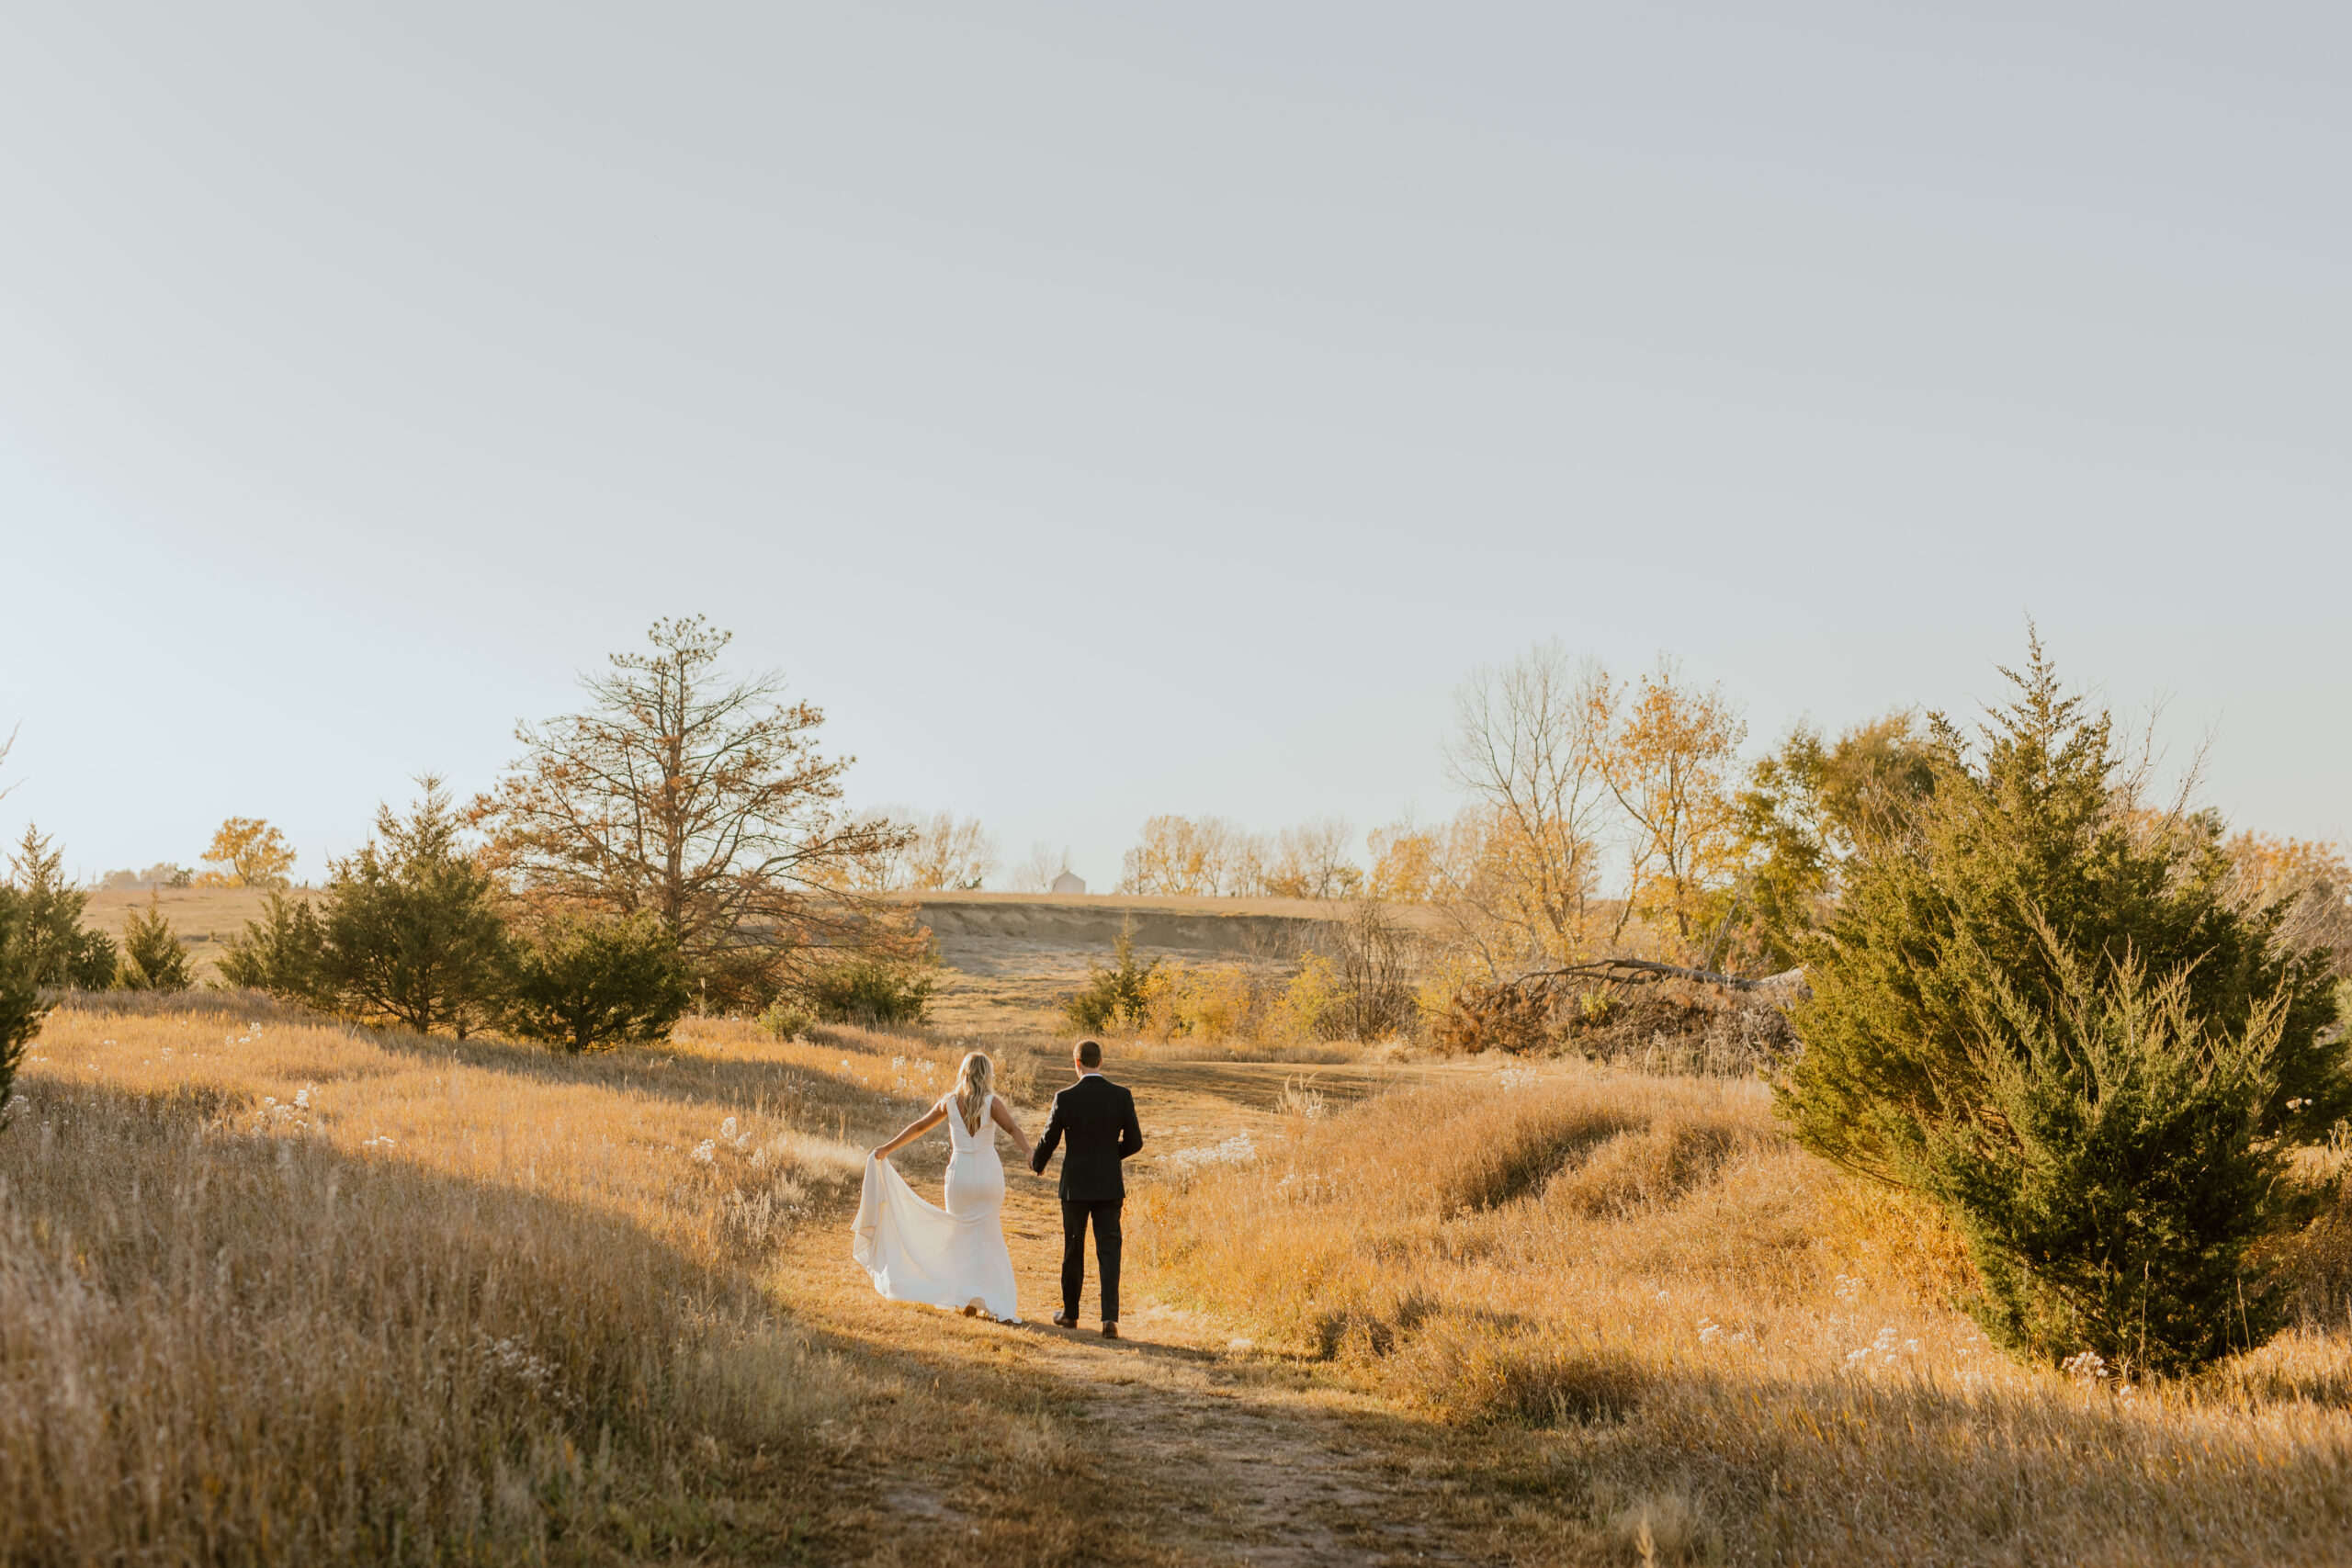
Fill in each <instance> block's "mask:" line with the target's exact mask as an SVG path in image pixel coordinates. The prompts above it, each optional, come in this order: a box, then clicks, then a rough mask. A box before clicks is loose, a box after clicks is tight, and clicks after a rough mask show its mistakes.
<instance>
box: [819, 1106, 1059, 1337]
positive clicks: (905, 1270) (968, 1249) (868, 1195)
mask: <svg viewBox="0 0 2352 1568" xmlns="http://www.w3.org/2000/svg"><path fill="white" fill-rule="evenodd" d="M995 1100H996V1097H995V1096H994V1095H990V1096H989V1099H988V1100H987V1101H985V1102H983V1103H982V1104H981V1106H980V1130H979V1131H978V1132H977V1133H975V1132H972V1131H970V1130H969V1129H967V1127H966V1126H965V1125H964V1118H963V1116H962V1115H961V1114H960V1113H959V1112H958V1111H956V1097H955V1096H954V1095H952V1094H951V1095H949V1096H948V1097H947V1099H946V1100H944V1101H942V1104H943V1105H944V1107H945V1109H946V1111H947V1136H948V1139H949V1141H950V1143H951V1144H952V1145H953V1149H952V1152H951V1153H950V1154H949V1155H948V1156H947V1193H946V1197H947V1207H946V1208H944V1209H939V1208H934V1207H933V1205H931V1204H930V1203H928V1202H926V1201H923V1199H922V1197H921V1196H920V1195H918V1194H917V1193H916V1191H915V1190H914V1189H913V1188H911V1187H910V1186H908V1185H907V1179H906V1178H905V1177H903V1176H900V1175H899V1173H898V1171H897V1170H896V1169H895V1168H892V1167H891V1165H890V1162H889V1161H888V1160H882V1159H875V1158H871V1157H869V1158H868V1159H867V1160H866V1162H865V1194H864V1196H863V1197H861V1198H860V1199H859V1201H858V1205H857V1229H856V1232H855V1234H854V1236H853V1238H852V1240H851V1244H850V1251H851V1253H852V1255H853V1256H854V1257H855V1258H856V1259H857V1261H858V1263H859V1264H860V1265H861V1266H863V1267H864V1268H865V1271H866V1272H867V1273H869V1274H871V1275H873V1276H874V1288H875V1290H876V1291H877V1292H880V1293H881V1294H882V1296H883V1297H884V1298H885V1299H887V1300H889V1301H894V1302H921V1303H924V1304H925V1305H928V1306H935V1307H945V1308H947V1309H949V1310H950V1311H961V1310H962V1309H963V1308H965V1307H967V1306H974V1305H977V1306H978V1307H979V1308H980V1309H981V1310H982V1311H984V1312H986V1313H987V1314H989V1316H991V1317H997V1318H1002V1319H1003V1320H1004V1321H1005V1322H1007V1323H1018V1322H1019V1321H1020V1320H1021V1303H1020V1300H1019V1297H1018V1294H1017V1292H1016V1290H1015V1287H1014V1284H1013V1279H1012V1252H1011V1250H1010V1249H1008V1248H1007V1247H1005V1245H1004V1165H1003V1162H1002V1161H1001V1160H999V1159H998V1158H997V1154H996V1123H995V1122H994V1121H992V1120H990V1112H991V1111H993V1110H994V1109H995V1105H994V1101H995Z"/></svg>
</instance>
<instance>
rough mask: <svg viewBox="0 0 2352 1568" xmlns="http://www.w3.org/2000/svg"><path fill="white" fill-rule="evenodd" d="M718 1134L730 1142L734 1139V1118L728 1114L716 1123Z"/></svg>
mask: <svg viewBox="0 0 2352 1568" xmlns="http://www.w3.org/2000/svg"><path fill="white" fill-rule="evenodd" d="M718 1135H719V1136H720V1137H722V1138H724V1139H726V1140H727V1141H728V1142H729V1143H730V1144H731V1143H733V1142H734V1141H735V1118H733V1117H732V1116H729V1118H728V1119H727V1120H726V1121H724V1122H720V1123H719V1124H718Z"/></svg>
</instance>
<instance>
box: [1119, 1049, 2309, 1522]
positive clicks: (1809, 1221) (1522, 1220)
mask: <svg viewBox="0 0 2352 1568" xmlns="http://www.w3.org/2000/svg"><path fill="white" fill-rule="evenodd" d="M1131 1206H1133V1207H1136V1208H1137V1209H1138V1210H1139V1211H1140V1213H1138V1214H1137V1218H1136V1223H1133V1224H1131V1226H1130V1235H1132V1236H1135V1237H1136V1238H1137V1242H1136V1251H1137V1252H1138V1253H1139V1254H1140V1256H1141V1258H1142V1260H1143V1264H1144V1267H1146V1268H1149V1269H1159V1270H1161V1271H1162V1272H1163V1273H1164V1275H1166V1276H1169V1277H1171V1278H1172V1280H1175V1281H1178V1282H1181V1284H1182V1287H1183V1289H1184V1291H1185V1292H1187V1293H1188V1295H1189V1296H1190V1298H1191V1299H1192V1300H1193V1301H1194V1302H1195V1303H1199V1304H1202V1305H1206V1306H1211V1307H1214V1308H1216V1309H1217V1310H1219V1311H1221V1312H1223V1313H1225V1314H1229V1315H1231V1316H1233V1317H1235V1318H1237V1319H1239V1320H1242V1321H1244V1322H1246V1323H1249V1324H1250V1325H1252V1326H1254V1328H1255V1330H1256V1332H1257V1334H1258V1336H1259V1337H1260V1338H1261V1341H1262V1342H1263V1343H1265V1344H1267V1345H1268V1346H1270V1347H1276V1348H1282V1349H1285V1350H1288V1351H1290V1352H1292V1353H1295V1354H1300V1355H1304V1356H1306V1357H1309V1358H1313V1359H1317V1360H1320V1361H1323V1362H1325V1363H1327V1364H1330V1365H1333V1366H1335V1367H1338V1368H1340V1369H1344V1370H1345V1371H1347V1372H1349V1373H1350V1374H1351V1375H1352V1376H1353V1377H1354V1378H1356V1379H1357V1380H1359V1381H1360V1382H1362V1383H1363V1384H1364V1385H1366V1386H1369V1387H1373V1388H1376V1389H1377V1390H1379V1391H1381V1392H1383V1393H1385V1394H1387V1395H1388V1396H1390V1397H1391V1398H1393V1399H1395V1400H1396V1401H1397V1402H1398V1403H1400V1404H1402V1405H1404V1406H1405V1407H1407V1408H1408V1409H1410V1410H1413V1411H1416V1412H1419V1413H1423V1414H1425V1415H1427V1416H1430V1417H1432V1418H1434V1419H1437V1420H1439V1421H1442V1422H1443V1423H1446V1424H1449V1425H1452V1426H1454V1427H1459V1428H1466V1429H1467V1431H1466V1432H1465V1436H1475V1435H1476V1432H1478V1431H1481V1430H1483V1431H1487V1432H1491V1433H1495V1434H1497V1436H1496V1437H1495V1438H1493V1439H1492V1442H1493V1444H1494V1447H1493V1450H1492V1453H1493V1454H1494V1455H1495V1456H1496V1457H1495V1461H1494V1462H1495V1464H1496V1466H1497V1468H1496V1469H1495V1470H1494V1471H1493V1472H1492V1474H1491V1475H1490V1477H1489V1483H1490V1484H1493V1485H1496V1486H1498V1487H1499V1486H1503V1485H1508V1486H1509V1487H1510V1488H1511V1489H1512V1490H1514V1491H1516V1492H1519V1493H1521V1494H1522V1495H1525V1496H1526V1498H1527V1499H1528V1500H1527V1502H1526V1504H1525V1505H1524V1506H1523V1507H1521V1509H1520V1510H1519V1511H1518V1517H1517V1518H1516V1521H1515V1524H1514V1527H1513V1529H1512V1530H1511V1531H1510V1534H1511V1535H1512V1536H1513V1538H1514V1539H1516V1540H1520V1541H1521V1542H1522V1543H1524V1542H1527V1541H1529V1540H1543V1541H1548V1542H1549V1543H1550V1545H1551V1548H1552V1550H1555V1551H1558V1552H1560V1553H1562V1554H1563V1555H1564V1556H1566V1557H1568V1558H1576V1557H1577V1556H1579V1555H1581V1554H1587V1553H1589V1554H1593V1555H1597V1556H1600V1557H1603V1558H1608V1557H1611V1556H1614V1557H1616V1558H1619V1559H1629V1560H1630V1559H1637V1558H1641V1557H1643V1556H1644V1554H1645V1550H1646V1554H1647V1556H1648V1557H1650V1558H1654V1559H1656V1560H1657V1561H1675V1560H1678V1559H1691V1560H1706V1561H1738V1562H1774V1561H1778V1562H2019V1561H2027V1560H2033V1561H2051V1562H2248V1563H2253V1562H2266V1563H2267V1562H2335V1561H2345V1560H2346V1559H2347V1558H2352V1415H2347V1413H2346V1399H2347V1395H2348V1394H2352V1338H2347V1337H2346V1333H2345V1327H2346V1325H2345V1319H2344V1315H2343V1314H2344V1307H2345V1303H2343V1302H2341V1301H2335V1302H2334V1303H2332V1304H2330V1303H2324V1302H2323V1303H2320V1306H2321V1307H2322V1309H2323V1310H2324V1314H2327V1316H2328V1320H2327V1321H2325V1322H2316V1321H2315V1322H2312V1323H2310V1324H2307V1325H2306V1326H2305V1327H2303V1328H2302V1329H2301V1330H2299V1331H2298V1332H2297V1333H2296V1334H2294V1335H2292V1336H2290V1337H2288V1338H2287V1339H2284V1340H2282V1341H2280V1342H2278V1343H2276V1344H2274V1345H2272V1346H2270V1347H2268V1348H2266V1349H2264V1350H2262V1351H2259V1352H2257V1353H2256V1354H2254V1355H2251V1356H2247V1357H2243V1358H2240V1359H2238V1361H2236V1362H2234V1363H2233V1364H2232V1365H2230V1366H2229V1367H2226V1368H2224V1369H2223V1370H2222V1371H2221V1372H2219V1373H2217V1374H2216V1375H2214V1376H2212V1377H2211V1378H2209V1379H2207V1380H2205V1381H2204V1382H2200V1383H2199V1384H2198V1385H2195V1386H2189V1387H2183V1386H2171V1387H2143V1388H2140V1389H2136V1390H2125V1389H2120V1388H2118V1387H2115V1386H2113V1385H2112V1384H2111V1383H2098V1382H2095V1383H2092V1384H2090V1385H2088V1386H2085V1385H2082V1384H2078V1383H2075V1382H2070V1381H2069V1380H2067V1379H2065V1378H2064V1377H2061V1376H2059V1375H2058V1374H2056V1373H2054V1372H2048V1371H2037V1370H2030V1369H2027V1368H2023V1367H2020V1366H2018V1365H2017V1364H2015V1363H2014V1362H2012V1361H2010V1360H2008V1359H2007V1358H2005V1357H2004V1356H2002V1355H2000V1354H1999V1353H1997V1352H1996V1351H1995V1350H1993V1349H1992V1348H1990V1347H1989V1346H1988V1345H1987V1344H1986V1343H1985V1340H1984V1338H1983V1337H1982V1336H1981V1335H1980V1334H1979V1333H1978V1331H1977V1330H1976V1328H1975V1327H1974V1325H1973V1324H1971V1323H1970V1322H1969V1321H1968V1320H1967V1319H1966V1318H1965V1317H1964V1316H1962V1314H1959V1313H1958V1312H1956V1311H1954V1310H1952V1309H1951V1307H1950V1306H1949V1305H1948V1304H1946V1303H1947V1302H1948V1301H1949V1299H1950V1296H1951V1292H1952V1291H1953V1290H1954V1289H1955V1288H1956V1287H1957V1286H1959V1285H1960V1284H1962V1282H1964V1280H1965V1279H1966V1277H1967V1270H1966V1265H1965V1261H1964V1259H1963V1258H1962V1257H1961V1256H1960V1255H1959V1253H1958V1250H1957V1249H1956V1247H1954V1246H1953V1245H1952V1243H1951V1240H1950V1239H1949V1238H1948V1237H1947V1236H1945V1235H1943V1234H1942V1233H1941V1232H1940V1231H1939V1229H1938V1227H1937V1226H1935V1225H1934V1224H1933V1223H1932V1222H1931V1221H1928V1220H1926V1219H1923V1218H1922V1217H1921V1216H1919V1215H1918V1214H1917V1213H1913V1212H1911V1211H1909V1210H1907V1209H1906V1208H1905V1206H1904V1205H1902V1204H1899V1203H1895V1202H1894V1201H1889V1200H1886V1199H1884V1198H1880V1197H1875V1196H1871V1195H1869V1194H1864V1193H1860V1192H1857V1191H1856V1190H1853V1189H1851V1188H1850V1187H1849V1186H1848V1185H1847V1184H1846V1183H1845V1182H1843V1181H1842V1180H1841V1179H1838V1178H1837V1177H1835V1176H1834V1175H1833V1174H1831V1173H1830V1172H1829V1171H1828V1170H1827V1169H1826V1168H1824V1167H1823V1166H1821V1165H1820V1164H1819V1162H1817V1161H1815V1160H1814V1159H1812V1158H1811V1157H1810V1156H1805V1155H1804V1154H1803V1153H1801V1152H1800V1151H1798V1150H1797V1149H1795V1148H1794V1147H1793V1146H1792V1145H1790V1144H1789V1143H1788V1142H1787V1140H1786V1139H1785V1138H1784V1137H1783V1136H1782V1135H1781V1133H1780V1131H1779V1129H1778V1128H1777V1127H1776V1125H1775V1124H1774V1122H1773V1120H1772V1117H1771V1115H1770V1106H1769V1103H1768V1101H1767V1099H1766V1097H1765V1095H1764V1092H1763V1090H1762V1089H1760V1087H1759V1086H1757V1085H1755V1084H1753V1083H1739V1082H1724V1081H1703V1080H1691V1079H1680V1080H1674V1079H1658V1078H1651V1077H1634V1076H1619V1075H1611V1074H1604V1073H1600V1072H1594V1071H1589V1070H1566V1069H1545V1070H1542V1071H1536V1070H1531V1069H1523V1068H1522V1069H1513V1070H1510V1071H1509V1072H1505V1073H1498V1074H1493V1075H1490V1076H1487V1077H1484V1078H1483V1079H1482V1080H1480V1081H1476V1082H1466V1083H1465V1082H1462V1081H1459V1080H1453V1081H1446V1082H1442V1083H1439V1084H1435V1085H1432V1086H1430V1087H1426V1088H1420V1089H1402V1090H1399V1091H1397V1092H1396V1093H1393V1094H1391V1095H1388V1096H1386V1097H1384V1098H1382V1099H1379V1100H1372V1101H1369V1102H1366V1103H1365V1104H1363V1106H1361V1107H1359V1108H1357V1109H1355V1110H1353V1111H1346V1112H1343V1113H1340V1114H1335V1115H1328V1116H1324V1117H1320V1118H1317V1119H1312V1120H1310V1119H1308V1118H1306V1117H1305V1116H1301V1117H1299V1118H1297V1119H1295V1121H1294V1122H1293V1123H1292V1125H1291V1130H1290V1134H1289V1135H1288V1136H1286V1137H1285V1138H1284V1139H1283V1140H1282V1141H1281V1143H1280V1144H1279V1145H1273V1146H1271V1147H1268V1148H1266V1149H1265V1150H1264V1151H1263V1157H1262V1158H1261V1161H1260V1162H1259V1163H1258V1164H1256V1165H1254V1166H1250V1167H1246V1168H1203V1169H1202V1171H1201V1173H1200V1174H1199V1175H1198V1176H1197V1177H1196V1178H1195V1179H1193V1181H1192V1182H1191V1184H1190V1185H1189V1186H1188V1187H1185V1186H1176V1187H1169V1188H1161V1189H1159V1190H1155V1191H1153V1192H1150V1193H1147V1194H1145V1195H1144V1196H1143V1197H1142V1199H1141V1201H1139V1202H1138V1203H1136V1204H1134V1205H1131ZM1513 1432H1516V1433H1520V1434H1522V1436H1521V1437H1519V1438H1509V1440H1505V1439H1506V1438H1507V1437H1508V1434H1510V1433H1513ZM1529 1434H1532V1435H1529ZM1531 1455H1532V1456H1535V1457H1532V1458H1531V1457H1530V1456H1531ZM1645 1543H1646V1548H1645Z"/></svg>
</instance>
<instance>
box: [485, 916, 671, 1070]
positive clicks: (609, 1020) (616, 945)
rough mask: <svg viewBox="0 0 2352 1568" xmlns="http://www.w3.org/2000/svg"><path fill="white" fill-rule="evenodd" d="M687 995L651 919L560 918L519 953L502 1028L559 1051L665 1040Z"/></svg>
mask: <svg viewBox="0 0 2352 1568" xmlns="http://www.w3.org/2000/svg"><path fill="white" fill-rule="evenodd" d="M691 1000H692V994H691V993H690V992H689V991H688V989H687V987H686V970H685V964H684V960H682V959H681V958H680V957H679V955H678V944H677V943H676V942H673V941H672V940H671V939H670V935H669V933H668V932H667V931H664V930H663V929H662V924H661V922H660V921H659V920H656V919H653V918H652V917H651V916H650V915H639V916H637V917H636V918H634V919H627V920H612V919H591V918H584V917H577V916H572V917H561V918H559V919H554V920H550V921H549V922H548V924H547V926H546V927H545V928H544V929H543V930H542V931H540V932H539V933H538V936H537V940H535V941H533V942H529V943H527V944H526V945H525V946H524V947H523V948H522V949H521V951H520V952H519V953H517V955H516V958H515V968H514V973H513V976H512V978H511V980H510V989H509V992H508V997H507V1004H506V1021H507V1027H509V1028H510V1029H512V1030H514V1032H515V1033H517V1034H519V1035H521V1036H522V1037H523V1038H525V1039H526V1040H537V1041H541V1042H543V1043H547V1044H549V1045H553V1046H555V1047H557V1048H558V1049H560V1050H565V1051H574V1052H578V1051H591V1050H594V1049H595V1048H597V1047H598V1046H603V1045H616V1044H621V1043H638V1042H646V1041H654V1040H662V1039H666V1038H668V1036H669V1033H670V1028H671V1026H672V1025H673V1024H674V1023H676V1022H677V1021H678V1017H679V1015H680V1014H681V1013H684V1011H685V1010H686V1007H687V1004H688V1003H689V1002H690V1001H691Z"/></svg>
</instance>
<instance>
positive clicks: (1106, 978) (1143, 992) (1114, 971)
mask: <svg viewBox="0 0 2352 1568" xmlns="http://www.w3.org/2000/svg"><path fill="white" fill-rule="evenodd" d="M1111 955H1112V964H1111V967H1110V968H1108V969H1105V968H1103V966H1102V965H1100V964H1095V963H1093V962H1091V961H1089V963H1088V964H1087V965H1086V986H1085V988H1084V989H1082V990H1080V991H1079V992H1078V993H1077V994H1076V995H1075V996H1072V997H1071V998H1069V999H1068V1000H1067V1001H1065V1002H1063V1003H1062V1011H1063V1012H1064V1013H1066V1014H1068V1015H1069V1021H1070V1022H1072V1023H1074V1024H1076V1025H1077V1026H1078V1028H1079V1030H1080V1032H1083V1033H1088V1034H1094V1033H1099V1032H1102V1031H1103V1030H1106V1029H1108V1028H1110V1027H1111V1026H1112V1025H1113V1024H1114V1023H1117V1022H1120V1021H1125V1022H1126V1023H1127V1024H1128V1025H1129V1026H1130V1027H1135V1026H1138V1025H1140V1024H1141V1023H1142V1022H1143V1021H1144V1019H1145V1017H1146V1015H1147V1014H1148V1013H1149V1011H1150V1010H1151V992H1152V980H1153V977H1154V976H1157V975H1158V974H1159V959H1157V958H1151V959H1140V960H1139V959H1137V958H1136V937H1135V922H1134V921H1133V920H1129V921H1127V922H1126V923H1125V924H1124V925H1122V926H1121V927H1120V928H1119V935H1118V938H1117V940H1116V941H1114V942H1113V943H1112V944H1111Z"/></svg>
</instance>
